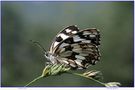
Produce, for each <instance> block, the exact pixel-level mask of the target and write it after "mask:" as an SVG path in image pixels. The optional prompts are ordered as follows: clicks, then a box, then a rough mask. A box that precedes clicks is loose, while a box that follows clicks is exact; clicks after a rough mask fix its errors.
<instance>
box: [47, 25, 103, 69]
mask: <svg viewBox="0 0 135 90" xmlns="http://www.w3.org/2000/svg"><path fill="white" fill-rule="evenodd" d="M99 41H100V33H99V31H98V30H97V29H95V28H90V29H85V30H79V29H78V28H77V27H76V26H75V25H72V26H68V27H66V28H65V29H64V30H62V31H60V32H59V33H58V34H57V35H56V37H55V38H54V40H53V42H52V45H51V47H50V50H49V51H48V52H45V57H46V58H47V59H48V60H49V61H50V63H51V64H65V65H67V66H68V67H71V68H73V69H85V68H88V66H90V65H95V64H96V62H97V61H99V59H100V56H101V55H100V53H99V45H100V43H99Z"/></svg>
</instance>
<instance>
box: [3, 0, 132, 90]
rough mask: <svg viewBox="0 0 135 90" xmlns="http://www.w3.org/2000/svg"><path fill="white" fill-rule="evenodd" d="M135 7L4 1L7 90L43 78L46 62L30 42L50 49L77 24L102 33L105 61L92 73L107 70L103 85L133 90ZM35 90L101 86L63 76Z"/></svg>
mask: <svg viewBox="0 0 135 90" xmlns="http://www.w3.org/2000/svg"><path fill="white" fill-rule="evenodd" d="M133 5H134V4H133V2H17V1H14V2H2V86H24V85H25V84H27V83H28V82H29V81H31V80H32V79H34V78H36V77H37V76H39V75H40V74H41V72H42V69H43V68H44V65H45V60H46V59H45V57H44V55H43V53H42V51H41V50H40V49H39V48H38V47H37V46H35V45H34V44H33V43H31V42H30V41H29V40H35V41H39V42H40V43H41V44H42V45H44V47H45V48H46V49H48V48H49V46H50V44H51V40H52V39H53V38H54V36H55V35H56V34H57V32H59V31H60V30H62V29H63V28H65V27H67V26H69V25H74V24H75V25H77V26H78V27H79V28H80V29H85V28H98V29H99V30H100V32H101V47H100V51H101V54H102V57H101V61H100V62H98V63H97V64H96V65H95V66H92V67H90V68H89V70H93V69H94V70H99V71H101V72H102V73H103V76H104V79H103V82H110V81H117V82H120V83H121V84H122V86H125V87H129V86H130V87H131V86H133V83H134V71H133V70H134V59H133V25H134V24H133ZM81 71H82V70H81ZM81 71H77V72H81ZM31 86H101V85H100V84H97V83H95V82H93V81H91V80H88V79H85V78H81V77H78V76H73V75H70V74H62V75H60V76H52V77H48V78H44V79H41V80H39V81H37V82H35V83H33V84H32V85H31Z"/></svg>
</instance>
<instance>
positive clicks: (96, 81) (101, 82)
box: [69, 72, 105, 86]
mask: <svg viewBox="0 0 135 90" xmlns="http://www.w3.org/2000/svg"><path fill="white" fill-rule="evenodd" d="M69 73H71V74H74V75H77V76H81V77H85V78H88V79H91V80H93V81H95V82H97V83H99V84H101V85H103V86H105V83H103V82H100V81H98V80H96V79H94V78H91V77H87V76H84V75H83V74H79V73H72V72H69Z"/></svg>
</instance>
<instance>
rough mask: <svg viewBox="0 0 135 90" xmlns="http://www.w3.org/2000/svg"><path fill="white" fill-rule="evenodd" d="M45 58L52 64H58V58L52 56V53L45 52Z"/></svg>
mask: <svg viewBox="0 0 135 90" xmlns="http://www.w3.org/2000/svg"><path fill="white" fill-rule="evenodd" d="M45 57H46V59H47V60H48V61H49V62H51V63H52V64H55V63H57V60H56V56H55V55H53V54H51V53H49V52H45Z"/></svg>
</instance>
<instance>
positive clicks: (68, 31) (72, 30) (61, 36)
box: [49, 25, 79, 53]
mask: <svg viewBox="0 0 135 90" xmlns="http://www.w3.org/2000/svg"><path fill="white" fill-rule="evenodd" d="M78 31H79V29H78V28H77V27H76V25H72V26H68V27H66V28H65V29H64V30H62V31H60V32H59V33H58V34H57V35H56V37H55V38H54V40H53V42H52V45H51V47H50V50H49V52H50V53H54V52H53V51H54V49H55V48H56V47H57V46H58V45H59V44H60V43H61V42H62V41H63V40H65V39H67V38H68V37H70V36H72V35H74V34H76V33H77V32H78Z"/></svg>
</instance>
